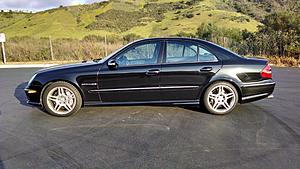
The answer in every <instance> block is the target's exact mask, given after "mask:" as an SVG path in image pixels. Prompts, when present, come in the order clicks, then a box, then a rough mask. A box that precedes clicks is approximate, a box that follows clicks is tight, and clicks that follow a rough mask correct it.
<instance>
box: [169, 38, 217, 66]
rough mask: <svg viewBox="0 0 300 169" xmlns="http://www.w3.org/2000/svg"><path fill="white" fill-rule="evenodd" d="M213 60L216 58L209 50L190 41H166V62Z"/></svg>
mask: <svg viewBox="0 0 300 169" xmlns="http://www.w3.org/2000/svg"><path fill="white" fill-rule="evenodd" d="M198 61H199V62H215V61H218V60H217V58H216V57H215V56H214V55H213V54H212V53H210V52H209V51H207V50H205V49H203V48H201V47H200V46H199V45H198V44H194V43H191V42H177V41H170V42H167V47H166V63H192V62H198Z"/></svg>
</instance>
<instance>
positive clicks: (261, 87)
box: [240, 79, 276, 103]
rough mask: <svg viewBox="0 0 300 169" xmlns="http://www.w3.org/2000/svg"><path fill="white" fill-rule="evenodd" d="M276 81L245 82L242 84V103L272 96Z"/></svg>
mask: <svg viewBox="0 0 300 169" xmlns="http://www.w3.org/2000/svg"><path fill="white" fill-rule="evenodd" d="M275 85H276V83H275V82H274V81H273V80H271V79H270V80H263V81H260V82H252V83H244V84H242V85H241V93H242V98H241V100H240V102H241V103H247V102H252V101H256V100H260V99H264V98H266V97H268V96H270V95H271V94H272V93H273V91H274V88H275Z"/></svg>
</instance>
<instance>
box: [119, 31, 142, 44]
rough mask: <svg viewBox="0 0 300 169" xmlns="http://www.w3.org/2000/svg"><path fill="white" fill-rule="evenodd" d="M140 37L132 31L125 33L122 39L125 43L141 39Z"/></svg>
mask: <svg viewBox="0 0 300 169" xmlns="http://www.w3.org/2000/svg"><path fill="white" fill-rule="evenodd" d="M141 38H142V37H141V36H139V35H137V34H134V33H130V34H127V35H125V36H124V37H123V40H124V42H125V43H128V42H132V41H135V40H138V39H141Z"/></svg>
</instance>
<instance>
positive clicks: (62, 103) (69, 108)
mask: <svg viewBox="0 0 300 169" xmlns="http://www.w3.org/2000/svg"><path fill="white" fill-rule="evenodd" d="M42 103H43V106H44V109H45V110H46V111H47V112H48V113H49V114H51V115H54V116H58V117H67V116H70V115H72V114H74V113H76V112H78V110H79V109H80V108H81V105H82V98H81V95H80V93H79V91H78V90H77V89H76V87H74V86H73V85H71V84H70V83H67V82H63V81H59V82H54V83H52V84H51V85H49V86H48V87H47V88H46V89H45V91H44V92H43V95H42Z"/></svg>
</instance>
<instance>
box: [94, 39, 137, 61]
mask: <svg viewBox="0 0 300 169" xmlns="http://www.w3.org/2000/svg"><path fill="white" fill-rule="evenodd" d="M134 42H136V41H134ZM134 42H131V43H128V44H127V45H125V46H123V47H121V48H119V49H117V50H116V51H114V52H113V53H111V54H109V55H107V56H105V57H104V58H102V59H94V61H96V62H98V61H101V62H105V61H106V60H108V59H109V58H111V57H112V56H113V55H115V54H116V53H118V52H119V51H121V50H122V49H124V48H126V47H127V46H129V45H131V44H132V43H134Z"/></svg>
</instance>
